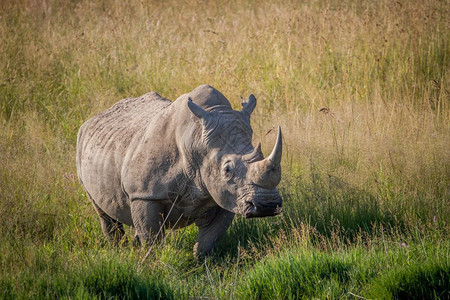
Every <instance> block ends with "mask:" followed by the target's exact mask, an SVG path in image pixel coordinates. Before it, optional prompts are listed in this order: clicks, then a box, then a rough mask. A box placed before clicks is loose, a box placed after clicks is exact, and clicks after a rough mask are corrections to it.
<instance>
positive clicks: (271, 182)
mask: <svg viewBox="0 0 450 300" xmlns="http://www.w3.org/2000/svg"><path fill="white" fill-rule="evenodd" d="M282 148H283V144H282V135H281V128H280V127H278V136H277V141H276V142H275V146H274V147H273V150H272V153H270V155H269V156H268V157H267V158H266V159H263V160H260V161H257V162H254V163H252V164H251V166H250V171H251V172H250V176H251V180H252V181H253V183H255V184H256V185H259V186H261V187H263V188H267V189H272V188H275V187H276V186H277V185H278V183H280V180H281V155H282V151H283V149H282Z"/></svg>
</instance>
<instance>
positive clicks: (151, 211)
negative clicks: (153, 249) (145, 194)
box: [131, 199, 164, 246]
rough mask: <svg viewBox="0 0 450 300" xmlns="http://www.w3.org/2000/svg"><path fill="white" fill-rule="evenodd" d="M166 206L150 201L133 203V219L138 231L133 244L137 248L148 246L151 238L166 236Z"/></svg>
mask: <svg viewBox="0 0 450 300" xmlns="http://www.w3.org/2000/svg"><path fill="white" fill-rule="evenodd" d="M163 214H164V206H163V205H162V204H160V203H158V202H154V201H148V200H138V199H136V200H132V201H131V217H132V218H133V226H134V228H135V230H136V233H135V237H134V241H133V244H134V245H135V246H138V245H145V244H148V242H149V240H150V237H155V238H161V237H162V236H163V235H164V228H161V226H162V223H163Z"/></svg>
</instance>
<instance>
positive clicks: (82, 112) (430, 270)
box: [0, 0, 450, 299]
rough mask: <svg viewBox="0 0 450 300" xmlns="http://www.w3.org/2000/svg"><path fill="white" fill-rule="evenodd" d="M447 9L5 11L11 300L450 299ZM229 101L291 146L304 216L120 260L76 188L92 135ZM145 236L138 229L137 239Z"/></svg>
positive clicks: (259, 129)
mask: <svg viewBox="0 0 450 300" xmlns="http://www.w3.org/2000/svg"><path fill="white" fill-rule="evenodd" d="M447 6H448V5H446V3H445V1H437V0H436V1H426V2H423V3H415V2H411V1H395V2H392V1H377V2H373V1H352V0H348V1H344V2H342V1H306V2H301V3H298V2H297V1H258V0H257V1H240V0H236V1H232V2H231V3H225V2H223V3H221V2H214V3H207V4H206V3H194V2H192V1H191V2H187V1H186V2H184V1H183V2H180V1H168V2H167V1H166V2H164V3H156V2H150V3H147V2H146V1H126V2H117V1H109V0H106V1H101V2H89V1H71V2H64V1H53V0H47V1H31V2H30V1H9V0H8V1H2V2H1V3H0V37H1V43H0V204H1V205H0V233H1V235H0V298H6V299H17V298H18V299H30V298H33V299H34V298H38V299H48V298H70V299H72V298H77V299H78V298H82V299H85V298H99V299H106V298H108V299H109V298H120V299H123V298H127V299H130V298H138V297H141V298H156V299H158V298H161V299H180V298H181V299H186V298H201V297H205V298H218V299H236V298H238V299H239V298H245V299H246V298H253V299H259V298H262V299H274V298H275V299H286V298H287V299H298V298H328V299H332V298H350V299H354V298H360V297H364V298H368V299H389V298H393V299H412V298H418V299H422V298H440V299H448V298H449V297H450V288H449V286H448V282H449V251H450V247H449V246H450V245H449V238H448V236H449V222H450V219H449V216H450V205H449V200H448V199H449V198H450V190H449V187H450V152H449V149H450V127H449V124H450V122H449V120H450V110H449V105H448V104H449V102H448V98H449V90H450V88H449V83H450V82H449V76H448V70H449V56H448V55H449V36H450V33H449V31H448V29H447V27H448V24H447V19H448V17H447V16H448V15H449V14H448V7H447ZM205 83H206V84H211V85H213V86H214V87H216V88H217V89H219V90H220V91H221V92H222V93H223V94H224V95H225V96H226V97H228V99H229V100H230V101H231V103H232V105H233V107H234V108H236V109H239V108H240V96H243V97H247V96H248V95H249V94H250V93H253V94H254V95H255V96H256V97H257V99H258V105H257V107H256V110H255V112H254V113H253V115H252V127H253V129H254V133H255V143H256V142H258V141H261V142H262V145H263V151H264V152H265V153H266V154H267V153H268V151H270V149H271V147H272V145H273V143H274V140H275V130H272V129H274V128H276V126H277V125H281V126H282V128H283V134H284V139H285V141H284V153H283V161H282V169H283V179H282V182H281V185H280V191H281V194H282V196H283V199H284V205H283V206H284V212H283V214H282V215H281V216H278V217H275V218H265V219H254V220H253V219H252V220H245V219H243V218H241V217H237V218H236V219H235V221H234V222H233V225H232V226H231V228H230V229H229V230H228V232H227V234H226V236H225V237H224V239H223V240H222V241H221V242H220V243H219V244H218V246H217V249H216V253H215V254H214V255H213V256H212V257H211V258H209V259H207V260H206V261H205V262H197V261H196V260H195V259H194V257H193V255H192V247H193V245H194V243H195V238H196V234H197V229H196V228H195V227H193V226H191V227H188V228H185V229H181V230H178V231H168V236H167V239H164V240H162V241H161V242H160V243H158V244H157V245H156V246H155V247H154V248H153V249H152V252H151V254H150V255H149V257H148V258H147V259H146V260H144V261H143V262H142V259H143V258H144V257H145V255H146V249H135V248H133V247H128V246H126V247H121V248H118V249H116V248H113V247H112V246H110V245H109V244H108V243H107V242H106V239H105V238H104V237H103V236H102V234H101V230H100V227H99V223H98V218H97V216H96V215H95V212H94V209H93V208H92V206H91V204H90V203H89V201H88V200H87V199H86V195H85V193H84V192H83V191H82V189H81V188H80V186H79V184H78V183H77V180H76V168H75V143H76V135H77V131H78V128H79V127H80V125H81V124H82V123H83V122H84V121H85V120H86V119H88V118H89V117H91V116H92V115H94V114H96V113H99V112H101V111H103V110H104V109H106V108H108V107H109V106H111V105H112V104H113V103H115V102H116V101H118V100H120V99H122V98H125V97H133V96H139V95H142V94H144V93H147V92H149V91H157V92H158V93H159V94H161V95H163V96H164V97H166V98H169V99H172V100H174V99H175V98H177V97H178V96H179V95H181V94H183V93H186V92H189V91H190V90H192V89H193V88H195V87H196V86H198V85H200V84H205ZM126 231H127V235H128V237H130V238H131V237H132V235H133V232H132V229H130V228H126Z"/></svg>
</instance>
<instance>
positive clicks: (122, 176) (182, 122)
mask: <svg viewBox="0 0 450 300" xmlns="http://www.w3.org/2000/svg"><path fill="white" fill-rule="evenodd" d="M242 105H243V109H242V111H235V110H233V109H232V108H231V105H230V103H229V101H228V100H227V99H226V98H225V97H224V96H223V95H222V94H221V93H220V92H219V91H217V90H216V89H214V88H213V87H211V86H208V85H202V86H199V87H198V88H196V89H194V90H193V91H192V92H190V93H189V94H184V95H182V96H180V97H179V98H178V99H177V100H175V101H174V102H171V101H169V100H167V99H165V98H163V97H161V96H160V95H158V94H157V93H155V92H152V93H148V94H145V95H143V96H141V97H138V98H133V99H131V98H127V99H124V100H121V101H119V102H118V103H116V104H114V105H113V106H112V107H111V108H109V109H108V110H106V111H105V112H103V113H101V114H99V115H96V116H94V117H93V118H91V119H89V120H88V121H86V122H85V123H84V124H83V125H82V126H81V128H80V130H79V132H78V140H77V172H78V177H79V179H80V182H81V184H82V185H83V186H84V188H85V190H86V192H87V194H88V196H89V198H90V199H91V200H92V203H93V205H94V207H95V209H96V211H97V213H98V214H99V216H100V222H101V227H102V230H103V232H104V234H105V235H106V236H107V237H108V238H109V239H110V240H111V241H112V242H114V243H118V242H119V241H120V240H121V238H122V237H123V234H124V230H123V225H122V224H127V225H130V226H133V227H134V228H135V232H136V235H135V241H137V242H138V243H139V242H141V243H142V242H144V243H145V242H147V241H148V239H149V237H150V235H154V234H155V233H157V232H161V231H160V229H163V228H164V227H168V228H179V227H184V226H187V225H189V224H192V223H194V222H195V224H196V225H197V226H198V227H199V234H198V238H197V243H196V244H195V246H194V253H195V254H197V255H199V256H203V255H206V254H208V253H210V252H211V250H212V248H213V247H214V244H215V243H216V242H217V240H218V239H219V238H220V237H221V236H222V235H223V234H224V233H225V231H226V230H227V228H228V227H229V226H230V224H231V222H232V220H233V217H234V215H235V214H240V215H242V216H244V217H246V218H251V217H265V216H274V215H277V214H278V213H280V211H281V204H282V199H281V197H280V194H279V192H278V190H277V189H276V186H277V185H278V183H279V182H280V178H281V167H280V161H281V152H282V138H281V130H280V128H278V137H277V141H276V144H275V147H274V149H273V151H272V153H271V154H270V156H269V157H267V158H266V159H264V156H263V154H262V152H261V148H260V145H259V144H258V146H257V147H256V148H254V147H253V146H252V128H251V127H250V114H251V113H252V111H253V109H254V108H255V105H256V99H255V97H254V96H253V95H250V97H249V98H248V100H247V101H244V102H243V103H242Z"/></svg>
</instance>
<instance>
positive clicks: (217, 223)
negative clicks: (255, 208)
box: [194, 207, 234, 259]
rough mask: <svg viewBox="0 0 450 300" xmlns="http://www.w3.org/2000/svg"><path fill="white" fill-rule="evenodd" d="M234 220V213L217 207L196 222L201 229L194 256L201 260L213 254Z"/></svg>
mask: <svg viewBox="0 0 450 300" xmlns="http://www.w3.org/2000/svg"><path fill="white" fill-rule="evenodd" d="M233 218H234V213H232V212H230V211H227V210H225V209H223V208H221V207H215V208H212V209H210V210H209V211H207V212H206V214H205V216H204V217H202V218H200V219H198V220H197V221H196V222H195V224H196V225H197V226H198V228H199V231H198V237H197V242H196V243H195V245H194V255H195V256H196V257H197V258H199V259H201V258H202V257H204V256H207V255H209V254H211V252H212V250H213V248H214V246H215V244H216V243H217V242H218V241H219V240H220V238H221V237H222V236H223V235H224V234H225V232H226V231H227V229H228V227H230V225H231V222H232V221H233Z"/></svg>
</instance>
